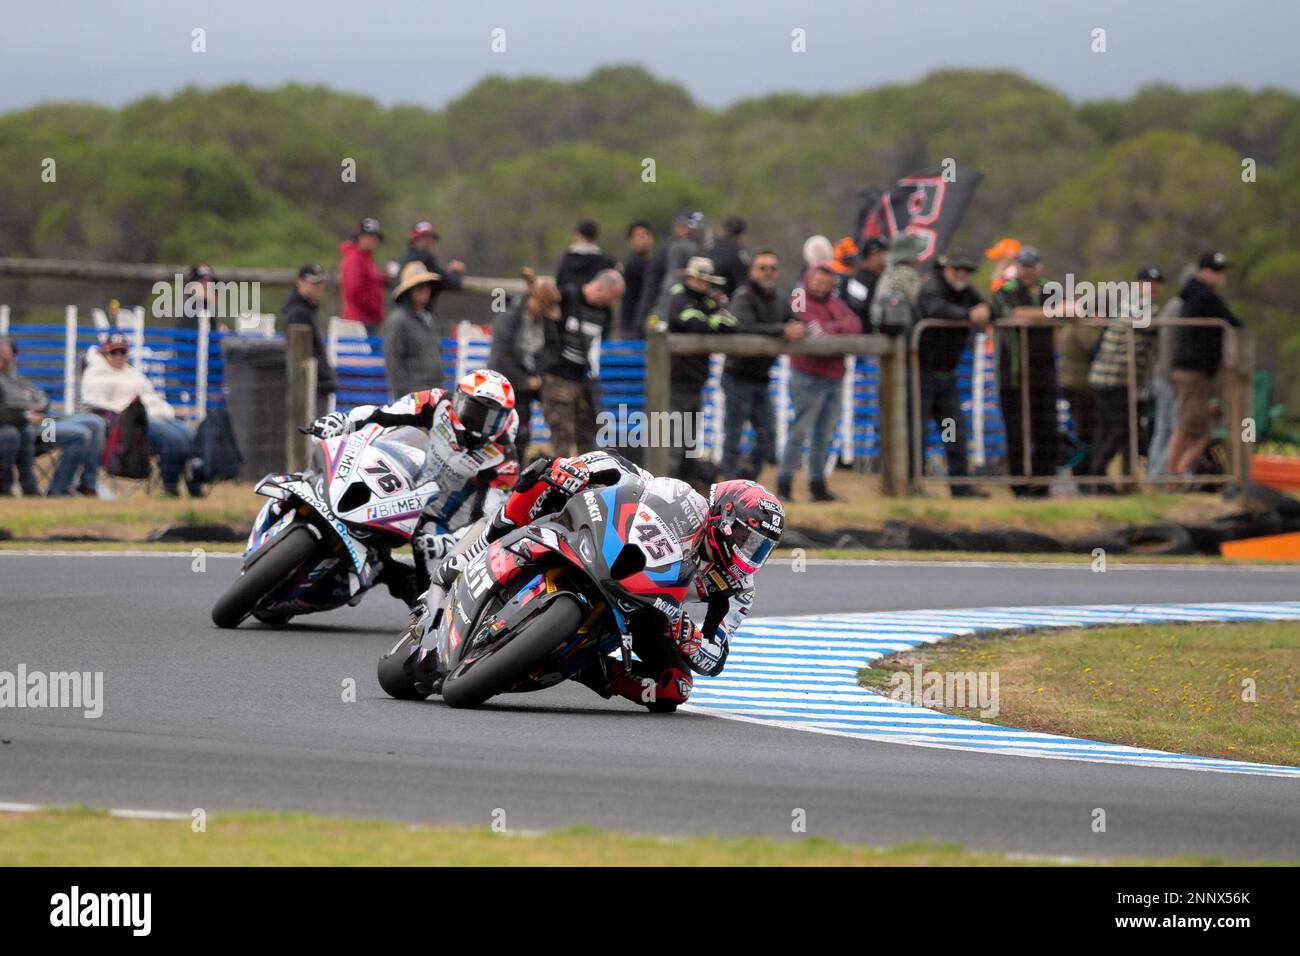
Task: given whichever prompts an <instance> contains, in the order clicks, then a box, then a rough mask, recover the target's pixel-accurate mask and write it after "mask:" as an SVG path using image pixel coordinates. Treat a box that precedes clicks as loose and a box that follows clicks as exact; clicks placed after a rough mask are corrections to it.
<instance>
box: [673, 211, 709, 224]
mask: <svg viewBox="0 0 1300 956" xmlns="http://www.w3.org/2000/svg"><path fill="white" fill-rule="evenodd" d="M674 222H676V224H677V225H679V226H690V227H691V228H692V229H698V228H700V227H701V226H703V225H704V213H703V212H701V211H700V210H698V209H692V208H691V207H689V206H688V207H686V208H685V209H683V210H682V211H681V212H679V213H678V214H677V218H676V219H675V220H674Z"/></svg>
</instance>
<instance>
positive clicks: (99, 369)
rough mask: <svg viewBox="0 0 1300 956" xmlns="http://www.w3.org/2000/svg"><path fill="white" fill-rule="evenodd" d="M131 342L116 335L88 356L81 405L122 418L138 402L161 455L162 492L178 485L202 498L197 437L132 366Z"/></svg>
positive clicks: (173, 490) (173, 493) (172, 491)
mask: <svg viewBox="0 0 1300 956" xmlns="http://www.w3.org/2000/svg"><path fill="white" fill-rule="evenodd" d="M127 348H128V339H127V337H126V336H125V335H124V334H122V333H121V332H112V333H110V334H109V336H108V338H107V340H106V341H105V342H104V344H103V345H101V346H100V347H99V348H97V349H95V348H92V349H91V350H90V351H89V352H88V353H87V354H86V363H87V364H86V371H85V374H83V375H82V378H81V401H82V404H83V405H85V406H86V407H87V408H89V409H90V410H91V411H93V412H95V413H96V414H99V415H104V414H105V413H111V414H112V415H118V414H120V413H121V412H122V411H123V410H124V409H125V408H126V407H127V406H128V405H130V404H131V403H132V402H133V401H135V400H136V399H137V398H138V399H140V402H141V404H143V405H144V410H145V414H146V415H148V418H149V441H150V443H151V444H152V445H153V446H154V449H155V450H156V451H157V452H158V459H159V460H158V470H159V471H160V472H161V473H162V483H163V490H164V491H165V492H166V493H167V494H168V495H170V496H171V497H173V498H174V497H177V496H178V495H179V494H180V491H179V484H180V480H181V478H182V477H184V479H185V488H186V490H187V491H188V492H189V493H190V496H191V497H193V498H201V497H203V483H202V480H201V478H200V472H199V469H198V467H197V466H198V464H199V460H198V459H197V458H196V457H195V455H194V438H193V436H192V435H191V434H190V430H189V429H188V428H187V427H186V426H185V424H184V423H183V422H179V421H177V420H176V411H175V409H173V408H172V407H171V405H169V404H168V403H167V402H166V400H165V399H164V398H163V397H162V396H161V395H159V394H158V392H157V390H156V389H155V388H154V385H153V382H151V381H149V379H148V377H146V376H145V375H144V373H142V372H140V371H138V370H137V369H135V368H133V367H132V366H131V365H129V364H128V363H127V358H126V356H127Z"/></svg>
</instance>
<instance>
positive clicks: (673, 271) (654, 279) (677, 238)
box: [636, 208, 708, 330]
mask: <svg viewBox="0 0 1300 956" xmlns="http://www.w3.org/2000/svg"><path fill="white" fill-rule="evenodd" d="M707 228H708V226H707V223H706V222H705V219H704V213H702V212H700V210H698V209H690V208H687V209H683V210H682V211H681V212H679V213H678V214H677V218H676V219H675V220H674V221H673V231H672V234H671V235H670V236H669V237H668V241H667V242H665V243H664V244H663V245H662V246H660V247H659V251H658V252H656V253H655V256H654V258H653V259H652V260H651V261H650V269H649V271H648V273H647V274H646V279H645V287H644V288H643V289H642V290H641V301H640V303H639V304H638V305H637V320H636V324H637V327H638V328H640V329H643V330H644V329H645V328H646V322H648V321H649V319H650V316H652V315H656V316H657V315H662V314H663V310H664V309H665V308H667V305H668V303H667V299H668V290H669V289H671V288H672V287H673V285H675V284H676V282H677V280H678V279H679V278H680V276H681V270H682V269H684V268H685V267H686V263H688V262H689V261H690V260H691V259H693V258H694V257H695V256H697V255H699V254H700V250H701V249H702V248H703V242H704V233H705V232H706V231H707Z"/></svg>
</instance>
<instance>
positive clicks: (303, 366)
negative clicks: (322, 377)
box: [284, 325, 316, 472]
mask: <svg viewBox="0 0 1300 956" xmlns="http://www.w3.org/2000/svg"><path fill="white" fill-rule="evenodd" d="M312 346H313V338H312V331H311V329H310V328H309V327H308V326H306V325H294V326H290V327H289V329H288V335H286V337H285V367H286V371H287V373H288V374H287V375H286V376H285V382H286V394H285V403H284V435H285V462H286V470H287V471H290V472H299V471H304V470H306V468H307V466H308V464H310V462H311V436H310V435H304V434H302V433H301V432H300V431H298V426H299V425H306V424H309V423H310V422H312V421H313V420H314V419H315V418H316V359H315V357H314V354H313V350H312Z"/></svg>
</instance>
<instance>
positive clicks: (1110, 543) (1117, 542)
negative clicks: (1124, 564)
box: [1062, 532, 1128, 555]
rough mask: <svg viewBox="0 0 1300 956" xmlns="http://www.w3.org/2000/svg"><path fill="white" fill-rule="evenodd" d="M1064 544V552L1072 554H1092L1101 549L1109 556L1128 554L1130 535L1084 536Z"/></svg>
mask: <svg viewBox="0 0 1300 956" xmlns="http://www.w3.org/2000/svg"><path fill="white" fill-rule="evenodd" d="M1062 544H1063V545H1064V550H1065V551H1067V552H1069V553H1070V554H1092V553H1093V552H1094V551H1096V550H1097V549H1099V548H1100V549H1101V550H1102V551H1104V552H1106V554H1108V555H1111V554H1128V535H1127V534H1124V533H1121V532H1116V533H1113V534H1105V533H1102V534H1093V535H1084V536H1083V537H1081V538H1071V539H1070V540H1069V541H1065V542H1062Z"/></svg>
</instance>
